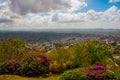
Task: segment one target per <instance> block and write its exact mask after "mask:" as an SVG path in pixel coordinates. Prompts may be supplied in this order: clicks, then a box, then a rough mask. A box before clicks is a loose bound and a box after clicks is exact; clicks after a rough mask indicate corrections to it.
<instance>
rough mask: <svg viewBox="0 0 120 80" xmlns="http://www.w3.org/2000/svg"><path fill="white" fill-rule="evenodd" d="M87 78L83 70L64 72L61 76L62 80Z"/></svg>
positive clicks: (82, 79) (84, 79)
mask: <svg viewBox="0 0 120 80" xmlns="http://www.w3.org/2000/svg"><path fill="white" fill-rule="evenodd" d="M86 77H87V76H86V75H85V74H84V73H83V72H82V69H74V70H69V71H66V72H64V73H63V74H62V75H61V76H60V80H87V79H86Z"/></svg>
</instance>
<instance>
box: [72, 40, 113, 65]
mask: <svg viewBox="0 0 120 80" xmlns="http://www.w3.org/2000/svg"><path fill="white" fill-rule="evenodd" d="M70 53H72V54H73V56H74V57H73V63H74V65H75V66H77V67H87V66H89V65H94V64H96V63H99V64H103V65H104V64H107V62H106V59H107V58H111V59H113V57H112V52H111V51H110V49H109V46H107V45H106V44H105V43H102V42H98V41H87V42H83V43H80V44H76V45H74V46H73V47H71V48H70ZM83 62H84V63H83Z"/></svg>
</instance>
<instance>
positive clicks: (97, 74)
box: [83, 65, 117, 80]
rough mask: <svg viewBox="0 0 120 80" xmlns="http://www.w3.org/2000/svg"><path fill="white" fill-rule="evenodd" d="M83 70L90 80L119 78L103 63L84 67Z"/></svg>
mask: <svg viewBox="0 0 120 80" xmlns="http://www.w3.org/2000/svg"><path fill="white" fill-rule="evenodd" d="M83 72H84V73H85V74H86V75H87V78H88V79H90V80H106V79H117V77H116V75H115V74H114V73H111V72H110V70H109V69H108V68H107V67H105V66H102V65H94V66H92V67H88V68H85V69H83Z"/></svg>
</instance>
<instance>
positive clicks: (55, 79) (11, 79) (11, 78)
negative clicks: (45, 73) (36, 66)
mask: <svg viewBox="0 0 120 80" xmlns="http://www.w3.org/2000/svg"><path fill="white" fill-rule="evenodd" d="M0 80H59V76H57V75H54V76H51V77H47V78H42V77H34V78H33V77H32V78H29V77H21V76H17V75H0Z"/></svg>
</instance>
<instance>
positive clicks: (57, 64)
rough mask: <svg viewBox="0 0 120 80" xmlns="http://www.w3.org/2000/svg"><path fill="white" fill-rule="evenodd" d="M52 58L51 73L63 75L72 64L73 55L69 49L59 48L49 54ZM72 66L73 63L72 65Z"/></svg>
mask: <svg viewBox="0 0 120 80" xmlns="http://www.w3.org/2000/svg"><path fill="white" fill-rule="evenodd" d="M48 56H49V58H50V61H51V63H50V71H51V72H53V73H62V72H64V71H65V70H66V69H67V66H69V65H70V64H69V63H70V62H71V59H70V58H71V57H72V56H71V55H70V54H69V53H68V50H67V49H64V48H57V49H54V50H52V51H51V52H50V53H48ZM71 64H72V63H71Z"/></svg>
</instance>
